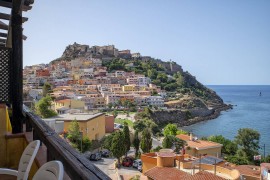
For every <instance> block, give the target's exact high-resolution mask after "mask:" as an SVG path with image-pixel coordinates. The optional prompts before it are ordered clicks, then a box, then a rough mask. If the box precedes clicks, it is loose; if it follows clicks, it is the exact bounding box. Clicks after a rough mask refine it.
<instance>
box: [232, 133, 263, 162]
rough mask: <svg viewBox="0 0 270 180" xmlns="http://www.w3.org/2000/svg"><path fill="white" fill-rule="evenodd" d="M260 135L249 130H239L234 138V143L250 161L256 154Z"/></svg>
mask: <svg viewBox="0 0 270 180" xmlns="http://www.w3.org/2000/svg"><path fill="white" fill-rule="evenodd" d="M259 140H260V133H259V132H258V131H256V130H253V129H250V128H241V129H239V130H238V134H237V136H236V137H235V141H236V143H237V144H238V145H239V146H240V148H242V149H243V151H244V152H245V153H246V154H247V157H248V159H249V160H250V161H252V159H253V156H254V155H257V154H258V149H259V148H260V146H259Z"/></svg>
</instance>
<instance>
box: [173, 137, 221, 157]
mask: <svg viewBox="0 0 270 180" xmlns="http://www.w3.org/2000/svg"><path fill="white" fill-rule="evenodd" d="M176 137H177V138H179V139H182V140H184V141H186V142H187V146H186V148H185V151H186V152H185V153H187V154H189V155H191V156H195V157H199V156H200V155H211V156H215V157H220V155H221V148H222V146H223V145H222V144H219V143H216V142H212V141H203V140H198V139H197V138H196V137H193V136H192V134H190V136H188V135H185V134H180V135H177V136H176Z"/></svg>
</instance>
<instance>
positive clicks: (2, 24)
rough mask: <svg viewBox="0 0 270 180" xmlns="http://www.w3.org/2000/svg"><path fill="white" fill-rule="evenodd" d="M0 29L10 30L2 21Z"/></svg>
mask: <svg viewBox="0 0 270 180" xmlns="http://www.w3.org/2000/svg"><path fill="white" fill-rule="evenodd" d="M0 29H3V30H8V25H7V24H6V23H4V22H2V21H0Z"/></svg>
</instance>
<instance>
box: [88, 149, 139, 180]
mask: <svg viewBox="0 0 270 180" xmlns="http://www.w3.org/2000/svg"><path fill="white" fill-rule="evenodd" d="M128 155H134V149H133V148H131V150H130V151H129V153H128ZM115 161H116V158H102V159H101V160H99V161H91V162H92V163H93V164H95V166H97V167H98V168H99V169H100V170H102V171H103V172H104V173H105V174H107V175H108V176H110V177H111V178H112V179H114V177H115V176H114V175H115V174H116V169H114V162H115ZM118 174H119V175H128V176H130V177H133V176H135V175H137V174H138V175H141V172H139V171H138V170H137V169H135V168H133V167H123V166H122V167H121V168H119V169H118Z"/></svg>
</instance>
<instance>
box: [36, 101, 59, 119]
mask: <svg viewBox="0 0 270 180" xmlns="http://www.w3.org/2000/svg"><path fill="white" fill-rule="evenodd" d="M51 103H52V99H51V97H50V96H46V97H43V98H41V99H40V100H39V101H38V102H37V104H36V106H35V109H36V113H37V114H38V115H40V116H41V117H42V118H50V117H53V116H56V115H57V113H56V112H55V111H53V110H52V109H50V107H51Z"/></svg>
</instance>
